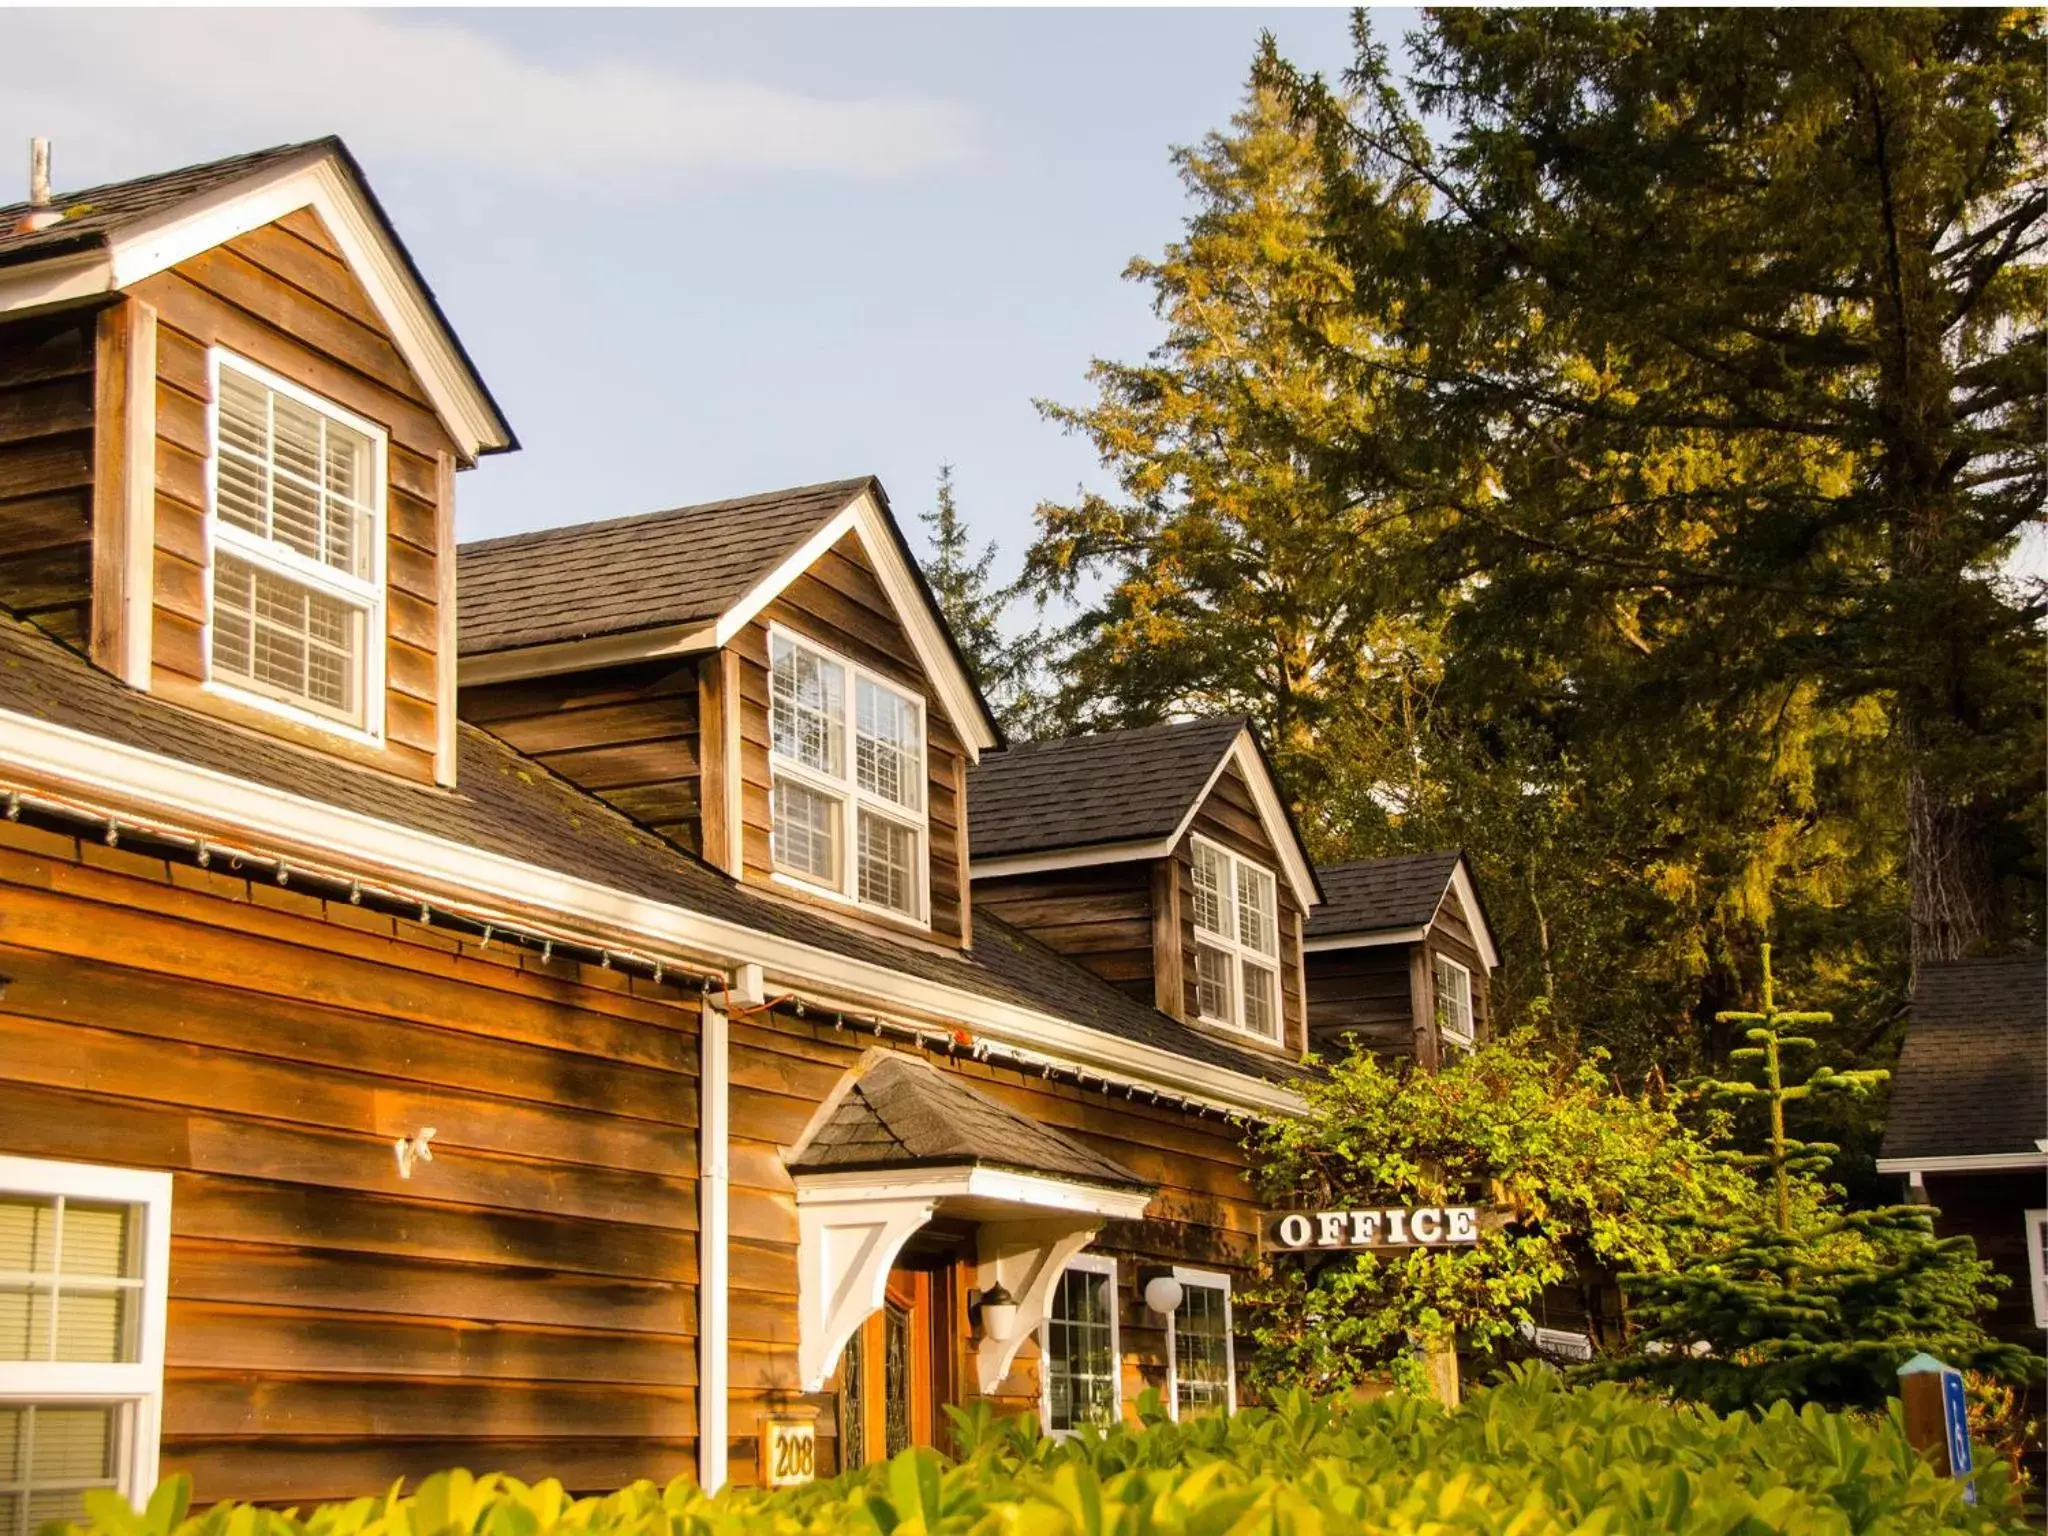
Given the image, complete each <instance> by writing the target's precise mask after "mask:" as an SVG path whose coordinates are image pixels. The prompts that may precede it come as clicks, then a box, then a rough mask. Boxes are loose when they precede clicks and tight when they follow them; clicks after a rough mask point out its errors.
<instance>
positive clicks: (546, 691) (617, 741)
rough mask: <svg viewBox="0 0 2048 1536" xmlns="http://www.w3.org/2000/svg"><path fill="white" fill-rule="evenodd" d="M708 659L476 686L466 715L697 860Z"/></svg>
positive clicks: (465, 701) (466, 694)
mask: <svg viewBox="0 0 2048 1536" xmlns="http://www.w3.org/2000/svg"><path fill="white" fill-rule="evenodd" d="M707 662H708V664H710V665H715V664H716V660H715V658H709V659H706V658H698V657H690V656H685V657H667V658H664V659H662V660H658V661H645V662H633V663H630V664H627V665H624V666H615V667H596V668H592V669H591V670H589V671H587V672H567V673H562V674H559V675H557V676H553V677H532V678H521V679H518V680H517V681H514V682H507V683H488V684H482V685H478V684H472V685H470V686H469V687H466V688H464V689H463V690H462V692H461V695H460V698H461V713H462V717H463V718H464V719H465V720H469V721H472V722H474V723H475V724H477V725H480V726H482V727H483V728H484V729H485V730H487V731H490V732H492V733H494V734H495V735H497V736H499V737H502V738H503V739H504V740H505V741H507V742H509V743H511V745H512V746H514V747H516V748H517V749H518V750H519V751H521V752H524V753H526V754H528V755H529V756H531V757H533V758H534V759H536V760H537V761H538V762H540V763H542V764H543V765H544V766H546V767H548V768H550V769H552V770H553V771H554V772H556V773H558V774H560V775H561V776H562V777H563V778H565V779H568V780H569V781H570V782H571V783H574V784H577V785H579V786H581V787H582V788H584V789H587V790H589V791H590V792H591V793H592V794H594V795H596V796H597V797H598V798H599V799H600V800H603V801H605V802H606V803H607V804H609V805H612V806H614V807H616V808H617V809H618V810H620V811H623V812H624V813H625V814H626V815H628V816H631V817H632V818H633V819H634V820H635V821H638V822H640V823H641V824H642V825H643V826H646V827H648V828H650V829H652V830H653V831H656V832H659V833H661V834H662V836H664V837H666V838H668V839H669V840H670V841H672V842H674V843H677V844H679V845H680V846H682V847H684V848H687V849H689V851H690V852H692V853H695V854H700V855H701V854H702V853H703V852H704V848H703V845H702V839H701V836H700V830H701V829H700V818H699V807H700V788H701V770H700V764H699V756H698V754H699V742H698V721H699V719H700V710H699V707H698V688H699V673H700V670H701V669H702V668H704V667H705V666H706V665H707ZM714 750H715V748H714Z"/></svg>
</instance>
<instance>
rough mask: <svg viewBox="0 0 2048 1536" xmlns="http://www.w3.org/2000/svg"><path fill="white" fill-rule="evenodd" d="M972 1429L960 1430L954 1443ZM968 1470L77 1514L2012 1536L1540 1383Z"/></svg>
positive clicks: (1217, 1421)
mask: <svg viewBox="0 0 2048 1536" xmlns="http://www.w3.org/2000/svg"><path fill="white" fill-rule="evenodd" d="M965 1418H966V1416H964V1415H963V1416H959V1417H958V1418H956V1424H958V1423H959V1422H960V1421H961V1420H962V1419H965ZM969 1427H970V1430H971V1433H970V1434H968V1435H967V1436H966V1437H964V1438H965V1444H964V1445H963V1448H962V1457H961V1459H960V1460H959V1461H958V1462H949V1461H947V1460H946V1459H944V1458H942V1457H941V1456H939V1455H938V1454H937V1453H936V1452H934V1451H929V1450H923V1449H913V1450H908V1451H905V1452H903V1453H902V1454H901V1455H899V1456H897V1457H896V1458H895V1459H894V1460H893V1461H890V1462H886V1463H883V1464H881V1465H878V1466H875V1467H871V1468H869V1469H867V1470H866V1471H863V1472H857V1473H851V1474H849V1475H847V1476H845V1477H841V1478H838V1479H836V1480H834V1481H831V1482H826V1483H817V1484H812V1485H809V1486H807V1487H803V1488H796V1489H789V1490H785V1491H782V1492H777V1493H764V1492H758V1491H746V1490H729V1491H727V1492H724V1493H721V1494H719V1495H717V1496H716V1497H706V1496H705V1495H704V1494H703V1493H702V1492H701V1491H699V1490H698V1489H697V1488H696V1487H694V1486H693V1485H692V1484H690V1483H689V1482H688V1481H686V1480H683V1479H678V1480H677V1481H676V1482H673V1483H671V1484H669V1486H668V1487H667V1488H665V1489H663V1488H657V1487H655V1485H654V1484H652V1483H645V1482H643V1483H636V1484H634V1485H633V1486H632V1487H630V1488H626V1489H623V1490H621V1491H620V1492H617V1493H614V1494H610V1495H608V1496H606V1497H604V1498H584V1499H571V1498H570V1497H569V1496H567V1495H566V1494H565V1493H564V1492H563V1490H562V1487H561V1485H560V1484H559V1483H556V1482H553V1481H548V1482H543V1483H539V1484H534V1485H531V1486H529V1485H527V1484H524V1483H521V1482H518V1481H516V1480H515V1479H512V1478H507V1477H500V1476H487V1477H480V1478H479V1477H472V1476H471V1475H470V1474H469V1473H467V1472H443V1473H438V1474H436V1475H435V1476H433V1477H431V1478H429V1479H427V1481H426V1482H425V1483H423V1484H422V1485H421V1486H420V1489H419V1491H418V1492H417V1493H413V1494H401V1493H400V1491H399V1490H398V1489H397V1488H393V1489H392V1490H391V1492H390V1493H388V1494H387V1495H385V1496H384V1497H382V1498H365V1499H358V1500H355V1501H354V1502H352V1503H347V1504H328V1505H322V1506H320V1507H319V1508H317V1509H314V1510H312V1511H311V1512H309V1513H307V1514H304V1515H301V1514H298V1513H296V1512H294V1511H285V1512H281V1513H280V1512H273V1511H268V1510H261V1509H255V1508H252V1507H250V1506H247V1505H228V1504H223V1505H219V1506H217V1507H215V1508H214V1509H212V1510H209V1511H207V1512H206V1513H204V1514H199V1515H188V1514H187V1512H186V1508H185V1505H186V1498H187V1494H188V1492H189V1488H188V1486H187V1485H186V1483H185V1480H184V1479H183V1478H182V1477H178V1478H173V1479H171V1480H170V1481H169V1482H167V1483H165V1484H164V1485H163V1487H162V1488H160V1489H159V1490H158V1491H157V1496H156V1497H155V1498H154V1499H152V1500H151V1502H150V1506H149V1509H148V1511H147V1512H146V1513H144V1514H141V1515H137V1514H135V1513H133V1512H132V1511H130V1510H129V1509H128V1508H127V1506H126V1505H125V1504H124V1503H123V1502H122V1501H121V1500H120V1499H119V1498H118V1497H116V1496H114V1495H112V1494H101V1495H98V1496H94V1497H93V1502H92V1517H93V1519H92V1525H91V1528H90V1529H91V1533H92V1536H827V1533H833V1536H839V1533H852V1536H940V1533H957V1536H1255V1533H1274V1536H1351V1533H1357V1536H1367V1533H1371V1536H1461V1533H1469V1536H1568V1533H1579V1536H1594V1533H1598V1536H1637V1533H1641V1536H1653V1533H1654V1536H1751V1533H1762V1532H1782V1533H1786V1536H1864V1533H1868V1536H1917V1533H1921V1532H1936V1531H1955V1532H1970V1533H1976V1536H1993V1533H1996V1532H2002V1531H2016V1530H2019V1529H2022V1528H2023V1525H2022V1523H2021V1522H2022V1516H2021V1510H2020V1506H2019V1502H2018V1499H2017V1498H2016V1497H2015V1495H2014V1492H2013V1488H2012V1484H2011V1482H2010V1478H2009V1475H2008V1473H2007V1472H2006V1469H2005V1467H2004V1466H2003V1464H1996V1465H1993V1466H1991V1467H1988V1468H1986V1469H1985V1470H1984V1471H1983V1472H1981V1473H1980V1474H1979V1475H1978V1478H1977V1484H1978V1490H1979V1494H1980V1502H1979V1503H1978V1504H1977V1505H1975V1506H1972V1505H1968V1504H1966V1503H1964V1501H1963V1496H1962V1494H1963V1490H1962V1486H1961V1485H1960V1484H1958V1483H1955V1482H1952V1481H1950V1480H1948V1479H1945V1478H1940V1477H1937V1476H1935V1474H1934V1472H1933V1471H1932V1469H1931V1468H1930V1467H1929V1466H1928V1464H1927V1463H1926V1462H1925V1461H1923V1460H1922V1459H1921V1458H1920V1457H1919V1456H1917V1455H1916V1454H1915V1453H1914V1452H1913V1451H1912V1449H1911V1448H1910V1447H1909V1446H1908V1445H1907V1444H1906V1440H1905V1435H1904V1432H1903V1430H1902V1428H1901V1426H1900V1423H1899V1420H1898V1417H1897V1413H1896V1410H1894V1411H1893V1412H1892V1413H1891V1414H1890V1415H1888V1416H1886V1417H1883V1418H1878V1417H1868V1418H1855V1417H1850V1416H1846V1415H1841V1414H1828V1413H1824V1412H1822V1411H1821V1410H1819V1409H1817V1408H1809V1409H1807V1410H1805V1411H1803V1412H1801V1413H1797V1414H1795V1413H1793V1412H1792V1411H1791V1410H1790V1409H1787V1408H1778V1409H1774V1410H1772V1411H1771V1412H1769V1413H1767V1414H1764V1415H1761V1416H1750V1415H1746V1414H1735V1415H1731V1416H1728V1417H1721V1416H1718V1415H1716V1414H1714V1413H1712V1412H1709V1411H1705V1410H1701V1409H1696V1408H1691V1407H1682V1406H1681V1407H1672V1406H1667V1405H1664V1404H1660V1403H1656V1402H1653V1401H1651V1400H1649V1399H1647V1398H1644V1397H1641V1396H1638V1395H1635V1394H1632V1393H1629V1392H1627V1391H1625V1390H1622V1389H1620V1388H1617V1387H1612V1386H1605V1387H1598V1388H1593V1389H1590V1390H1576V1391H1575V1390H1571V1389H1568V1388H1566V1387H1564V1386H1562V1385H1561V1384H1559V1382H1558V1381H1557V1379H1556V1378H1555V1377H1554V1376H1553V1375H1551V1374H1550V1373H1548V1372H1546V1371H1543V1370H1541V1369H1539V1368H1537V1367H1534V1366H1527V1367H1524V1368H1522V1369H1521V1370H1519V1371H1518V1372H1516V1373H1515V1374H1514V1375H1512V1376H1511V1377H1510V1378H1509V1379H1507V1380H1506V1381H1504V1382H1503V1383H1502V1384H1501V1385H1499V1386H1497V1387H1495V1388H1492V1389H1490V1390H1487V1391H1483V1392H1480V1393H1477V1394H1475V1395H1474V1396H1473V1398H1472V1399H1471V1400H1470V1401H1469V1402H1468V1403H1467V1404H1466V1405H1465V1406H1464V1407H1463V1408H1461V1409H1459V1410H1458V1411H1457V1412H1455V1413H1445V1412H1444V1411H1443V1410H1441V1409H1439V1408H1438V1407H1437V1406H1436V1405H1435V1404H1434V1403H1432V1402H1428V1401H1426V1400H1423V1399H1419V1398H1413V1397H1409V1396H1406V1395H1401V1394H1396V1395H1392V1396H1387V1397H1381V1398H1377V1399H1374V1400H1371V1401H1364V1402H1361V1401H1347V1400H1341V1399H1338V1400H1329V1401H1318V1400H1315V1399H1313V1398H1310V1397H1308V1396H1306V1395H1305V1394H1299V1393H1297V1394H1291V1395H1289V1396H1288V1397H1286V1398H1284V1399H1282V1400H1281V1401H1280V1402H1279V1403H1278V1404H1277V1405H1276V1406H1275V1407H1274V1408H1273V1409H1272V1410H1269V1411H1268V1410H1256V1409H1253V1410H1247V1411H1245V1412H1242V1413H1239V1414H1237V1415H1235V1416H1233V1417H1231V1418H1228V1419H1225V1418H1221V1417H1211V1418H1202V1419H1195V1420H1193V1421H1191V1422H1188V1423H1186V1424H1174V1423H1169V1422H1166V1421H1165V1420H1164V1418H1163V1416H1160V1415H1158V1414H1157V1413H1156V1412H1155V1413H1154V1414H1153V1415H1151V1417H1150V1419H1149V1421H1148V1422H1147V1423H1146V1424H1145V1425H1144V1427H1142V1428H1138V1429H1134V1428H1131V1427H1129V1426H1127V1425H1119V1426H1116V1427H1115V1428H1112V1429H1109V1430H1107V1431H1093V1430H1091V1431H1086V1432H1084V1433H1082V1434H1080V1435H1078V1436H1076V1437H1075V1438H1073V1439H1070V1440H1066V1441H1053V1440H1050V1439H1046V1438H1044V1437H1042V1436H1041V1435H1040V1434H1039V1432H1038V1429H1037V1426H1036V1425H1035V1423H1032V1422H1030V1421H1028V1420H1010V1421H1005V1422H1001V1423H998V1422H995V1421H994V1420H992V1419H990V1418H988V1417H986V1416H985V1415H984V1416H983V1417H981V1418H980V1419H979V1420H978V1421H970V1423H969Z"/></svg>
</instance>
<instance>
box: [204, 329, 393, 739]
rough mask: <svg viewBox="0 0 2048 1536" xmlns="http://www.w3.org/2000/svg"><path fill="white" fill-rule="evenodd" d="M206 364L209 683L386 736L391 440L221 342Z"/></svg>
mask: <svg viewBox="0 0 2048 1536" xmlns="http://www.w3.org/2000/svg"><path fill="white" fill-rule="evenodd" d="M207 367H208V374H209V377H210V379H211V382H212V389H213V404H212V405H211V406H210V407H209V408H208V409H207V413H206V423H207V444H208V449H209V452H208V454H207V460H206V485H207V501H208V506H207V519H206V526H207V547H208V560H207V581H206V587H207V596H206V613H207V635H206V663H207V685H208V686H209V687H210V688H213V689H215V690H217V691H218V692H221V693H224V694H229V695H232V696H233V697H235V698H237V699H240V700H242V701H243V702H245V703H250V704H254V705H256V706H257V707H258V708H261V709H265V710H268V711H270V712H272V713H276V714H282V715H285V716H287V717H289V718H291V719H295V720H299V721H301V722H304V723H309V724H313V725H318V726H320V727H322V728H324V729H327V730H334V731H339V732H341V733H343V734H347V735H351V736H356V737H360V738H362V739H366V740H369V741H378V740H381V739H382V737H383V730H384V726H383V720H384V520H385V514H384V495H385V453H386V438H385V434H384V432H383V430H382V429H381V428H380V427H377V426H376V425H374V424H373V423H371V422H367V421H364V420H363V419H362V418H361V417H359V416H355V415H351V414H350V413H349V412H347V411H345V410H343V409H341V407H339V406H337V405H335V404H333V403H332V402H331V401H327V400H323V399H321V398H320V397H319V396H318V395H315V394H312V393H310V392H308V391H307V390H304V389H301V388H300V387H299V386H298V385H296V384H293V383H292V382H291V381H289V380H288V379H282V378H279V377H278V376H277V375H276V374H274V373H271V372H269V371H268V370H267V369H264V368H260V367H258V366H257V365H256V364H254V363H252V362H250V361H248V360H247V359H246V358H241V357H237V356H235V355H234V354H233V353H231V352H227V351H224V350H223V349H221V348H219V347H215V348H213V349H212V350H211V351H210V352H209V353H208V354H207Z"/></svg>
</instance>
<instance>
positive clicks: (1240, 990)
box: [1188, 834, 1287, 1047]
mask: <svg viewBox="0 0 2048 1536" xmlns="http://www.w3.org/2000/svg"><path fill="white" fill-rule="evenodd" d="M1188 841H1189V844H1190V848H1191V850H1192V849H1193V848H1208V849H1211V850H1213V851H1214V852H1215V853H1217V854H1218V855H1220V856H1221V857H1222V859H1223V867H1224V869H1225V870H1226V871H1227V872H1228V874H1229V880H1228V882H1227V883H1226V885H1225V887H1224V891H1223V912H1224V921H1225V922H1227V923H1228V924H1229V925H1230V932H1229V933H1212V932H1210V931H1209V930H1208V929H1207V928H1204V927H1203V926H1202V924H1201V921H1200V919H1199V918H1197V919H1195V920H1194V930H1195V940H1196V942H1197V943H1198V944H1206V945H1208V946H1209V947H1210V948H1211V949H1220V950H1223V951H1224V952H1225V953H1227V954H1228V955H1229V956H1230V963H1231V965H1232V967H1233V970H1232V973H1231V978H1230V1007H1231V1011H1232V1013H1233V1014H1235V1015H1236V1017H1234V1018H1228V1019H1225V1018H1219V1017H1217V1016H1216V1015H1215V1014H1213V1013H1202V1014H1199V1015H1198V1017H1199V1018H1200V1019H1201V1021H1202V1022H1203V1023H1204V1024H1213V1025H1215V1026H1216V1027H1217V1028H1218V1029H1228V1030H1231V1031H1233V1032H1235V1033H1237V1034H1240V1035H1243V1036H1245V1037H1246V1038H1247V1039H1250V1040H1256V1041H1258V1042H1260V1043H1261V1044H1262V1045H1270V1046H1274V1047H1282V1046H1284V1045H1285V1044H1286V1042H1287V988H1286V986H1285V985H1284V983H1283V979H1282V972H1281V968H1280V950H1281V947H1282V946H1281V943H1280V882H1279V880H1278V879H1277V878H1276V877H1275V875H1274V873H1273V871H1272V870H1270V869H1268V868H1266V866H1265V865H1263V864H1261V863H1259V862H1258V861H1257V860H1255V859H1248V858H1246V857H1244V855H1243V854H1239V853H1233V852H1231V851H1230V850H1229V849H1228V848H1226V847H1224V846H1223V844H1221V843H1219V842H1216V841H1215V840H1214V839H1212V838H1206V837H1201V836H1197V835H1194V834H1190V836H1189V838H1188ZM1193 857H1194V855H1193V853H1192V851H1190V853H1189V858H1190V859H1191V860H1192V858H1193ZM1240 867H1242V868H1245V869H1255V870H1257V871H1258V872H1259V873H1260V874H1262V875H1264V876H1265V877H1266V880H1267V882H1268V884H1270V885H1271V886H1272V888H1273V953H1272V954H1270V955H1267V954H1262V953H1261V952H1259V951H1258V950H1256V949H1253V948H1251V947H1250V946H1249V945H1247V944H1246V943H1245V942H1244V941H1243V940H1242V939H1240V938H1239V937H1238V932H1237V872H1238V870H1239V868H1240ZM1247 960H1249V961H1250V962H1251V963H1252V964H1253V965H1256V966H1259V967H1260V968H1262V969H1264V970H1267V971H1270V972H1272V974H1273V1027H1274V1033H1272V1034H1270V1035H1262V1034H1260V1033H1259V1032H1258V1031H1257V1030H1255V1029H1253V1028H1252V1027H1251V1026H1250V1025H1248V1024H1246V1023H1245V1022H1244V964H1245V962H1246V961H1247ZM1195 996H1196V998H1197V999H1199V998H1200V997H1201V990H1200V988H1199V987H1197V989H1196V992H1195Z"/></svg>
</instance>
